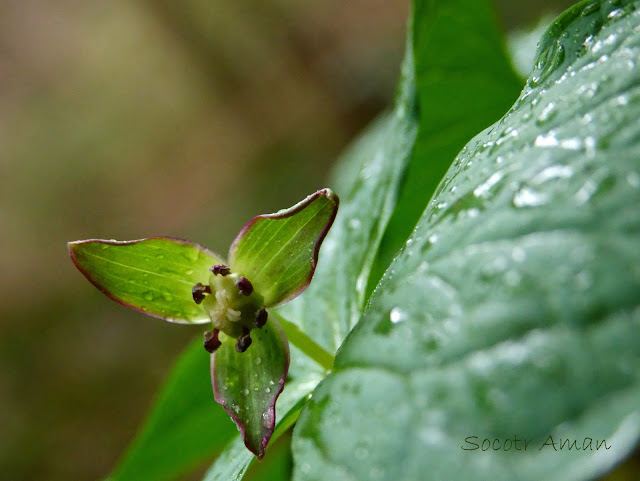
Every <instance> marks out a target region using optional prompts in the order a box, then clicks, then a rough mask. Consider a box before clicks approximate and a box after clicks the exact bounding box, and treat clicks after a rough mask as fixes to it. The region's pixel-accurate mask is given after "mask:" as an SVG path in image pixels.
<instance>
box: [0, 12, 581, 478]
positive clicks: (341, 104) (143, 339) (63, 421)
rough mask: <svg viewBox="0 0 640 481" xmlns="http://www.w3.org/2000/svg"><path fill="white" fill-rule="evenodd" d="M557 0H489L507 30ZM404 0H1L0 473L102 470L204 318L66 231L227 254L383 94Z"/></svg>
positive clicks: (312, 173) (393, 72)
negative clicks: (112, 281)
mask: <svg viewBox="0 0 640 481" xmlns="http://www.w3.org/2000/svg"><path fill="white" fill-rule="evenodd" d="M570 3H572V2H569V1H555V2H549V1H547V2H545V1H531V2H509V1H508V0H501V1H499V2H498V6H499V12H500V15H501V16H502V18H503V21H504V23H505V25H507V27H508V28H513V27H516V26H519V25H523V24H526V23H530V22H533V21H535V20H536V19H537V18H538V17H539V16H540V15H541V14H542V13H545V12H549V11H560V10H562V9H563V8H565V7H566V6H568V5H569V4H570ZM408 8H409V0H386V1H385V0H366V1H365V0H357V1H352V2H341V1H338V0H330V1H322V2H321V1H319V0H309V1H306V2H296V1H293V0H272V1H270V2H259V1H256V0H245V1H242V2H223V1H219V0H215V1H211V0H210V1H204V0H188V1H185V2H170V1H168V0H146V1H143V2H133V1H130V0H114V1H111V2H80V1H77V0H59V1H57V2H45V1H44V0H26V1H20V0H2V1H1V2H0V234H1V235H0V423H1V425H0V473H1V474H0V477H1V478H2V479H11V480H16V481H19V480H32V479H46V480H50V481H57V480H70V479H73V480H80V479H99V478H101V477H103V476H104V475H106V474H107V473H108V472H109V470H110V469H111V468H112V467H113V465H114V464H115V462H116V460H117V458H118V456H119V455H120V454H121V452H122V451H123V449H124V447H125V446H126V445H127V443H128V442H129V440H130V439H131V437H132V436H133V435H134V433H135V431H136V429H137V427H138V425H139V424H140V421H141V420H142V418H143V416H144V413H145V412H146V410H147V408H148V406H149V405H150V404H151V403H152V400H153V396H154V393H155V392H156V391H157V389H158V387H159V386H160V385H161V383H162V380H163V378H164V376H165V375H166V373H167V372H168V370H169V367H170V366H171V364H172V362H173V360H174V359H175V358H176V357H177V355H178V354H179V352H180V351H181V349H182V348H183V347H184V346H185V345H186V343H187V342H188V340H189V339H191V338H192V337H194V336H196V335H200V332H201V330H202V329H201V328H197V327H195V328H189V327H185V326H177V325H171V324H168V323H162V322H158V321H157V320H155V319H151V318H146V317H144V316H141V315H140V314H137V313H135V312H132V311H129V310H127V309H125V308H123V307H121V306H119V305H116V304H115V303H112V302H109V301H108V300H107V299H106V298H104V297H103V296H102V295H101V294H100V293H99V292H98V291H97V290H96V289H94V288H92V287H91V286H90V285H89V284H88V283H87V282H86V280H85V279H84V278H83V277H82V276H81V275H80V274H79V273H78V272H77V271H75V269H74V268H73V266H72V264H71V263H70V262H69V261H68V259H67V254H66V247H65V243H66V242H67V241H69V240H76V239H83V238H91V237H99V238H117V239H135V238H141V237H146V236H150V235H174V236H178V237H185V238H189V239H192V240H194V241H197V242H200V243H202V244H204V245H207V246H209V247H211V248H212V249H213V250H216V251H218V252H219V253H221V254H223V255H224V254H225V253H226V250H227V247H228V245H229V243H230V242H231V240H232V238H233V237H234V235H235V233H236V232H237V231H238V230H239V229H240V227H242V225H243V224H244V223H245V222H246V221H248V220H249V219H250V218H251V217H253V216H254V215H256V214H259V213H264V212H271V211H274V210H277V209H279V208H282V207H286V206H289V205H291V204H293V203H295V202H296V201H298V200H299V199H301V198H303V197H304V196H305V195H307V194H309V193H310V192H312V191H314V190H316V189H317V188H320V187H324V186H325V178H326V174H327V172H328V169H329V168H330V166H331V164H332V162H333V161H334V159H335V158H336V156H337V154H338V153H339V152H340V151H341V150H342V148H343V147H344V146H345V145H346V143H347V142H348V141H349V140H350V139H351V138H352V137H353V136H354V135H355V134H356V133H357V132H359V131H360V130H361V129H362V128H363V127H364V126H365V125H366V124H367V123H368V122H369V121H370V120H371V119H372V118H373V117H374V116H375V115H376V114H377V113H379V112H380V111H381V110H382V109H384V108H385V107H386V106H388V105H389V104H390V102H391V99H392V96H393V93H394V91H395V82H396V78H397V75H398V66H399V63H400V60H401V57H402V54H403V47H404V35H405V22H406V18H407V14H408ZM212 402H213V400H212ZM194 479H197V476H196V478H194Z"/></svg>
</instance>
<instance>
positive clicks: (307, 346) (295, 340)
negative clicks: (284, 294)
mask: <svg viewBox="0 0 640 481" xmlns="http://www.w3.org/2000/svg"><path fill="white" fill-rule="evenodd" d="M269 315H271V316H274V317H275V318H276V319H277V320H278V322H279V323H280V325H281V326H282V329H284V332H285V334H286V335H287V339H288V340H289V342H291V344H293V345H294V346H296V347H297V348H298V349H300V350H301V351H302V352H304V353H305V354H306V355H307V356H309V357H310V358H311V359H313V360H314V361H315V362H317V363H318V364H319V365H320V366H322V367H323V368H324V369H325V370H327V371H331V369H332V368H333V361H334V359H335V357H334V356H333V355H331V354H330V353H329V352H327V351H326V350H325V349H324V348H323V347H322V346H320V345H319V344H318V343H316V342H315V341H314V340H313V339H311V338H310V337H309V336H307V335H306V334H305V333H304V332H303V331H302V330H301V329H300V328H299V327H298V326H296V325H295V324H294V323H292V322H289V321H287V320H286V319H285V318H284V317H282V316H281V315H280V314H278V313H277V312H274V311H273V310H270V311H269Z"/></svg>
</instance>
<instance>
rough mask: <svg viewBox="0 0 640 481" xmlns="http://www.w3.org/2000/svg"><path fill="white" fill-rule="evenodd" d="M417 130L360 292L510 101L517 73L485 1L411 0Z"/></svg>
mask: <svg viewBox="0 0 640 481" xmlns="http://www.w3.org/2000/svg"><path fill="white" fill-rule="evenodd" d="M413 15H414V20H413V22H414V29H413V36H412V42H413V53H414V59H415V78H416V97H417V106H418V115H419V122H420V124H419V125H420V126H419V130H418V136H417V139H416V141H415V146H414V148H413V152H412V155H411V161H410V163H409V165H408V168H407V170H406V172H405V174H404V182H403V184H402V186H401V190H400V196H399V198H398V200H397V206H396V209H395V210H394V212H393V216H392V217H391V219H390V221H389V226H388V227H387V229H386V231H385V233H384V237H383V239H382V241H381V245H380V251H379V253H378V256H377V258H376V261H375V264H374V267H373V269H372V274H371V277H370V279H369V287H368V291H367V292H368V293H369V292H371V290H373V288H374V287H375V285H376V284H377V282H378V281H379V280H380V277H381V276H382V274H383V272H384V271H385V270H386V268H387V267H388V266H389V264H390V263H391V260H392V259H393V257H394V256H395V255H396V253H397V251H398V250H399V249H400V247H401V246H402V244H404V242H405V240H406V239H407V237H409V234H410V233H411V231H412V230H413V228H414V226H415V225H416V223H417V222H418V219H419V218H420V214H422V211H423V210H424V208H425V206H426V203H427V201H428V197H430V196H431V194H432V193H433V192H434V191H435V189H436V187H437V185H438V183H439V182H440V179H442V176H443V175H444V174H445V172H446V171H447V169H448V168H449V166H450V165H451V161H452V160H453V158H454V157H455V155H456V154H457V153H458V152H459V151H460V149H462V147H463V146H464V145H465V144H466V143H467V142H468V141H469V139H471V137H473V136H474V135H476V134H477V133H478V132H480V131H481V130H482V129H484V128H485V127H487V126H489V125H491V124H492V123H493V122H495V121H496V120H497V119H499V118H500V116H501V115H502V114H504V112H505V111H506V110H507V109H508V108H509V107H510V106H511V104H512V103H513V101H514V100H515V99H516V98H517V97H518V93H520V90H522V87H523V83H524V82H523V81H522V80H520V77H519V76H518V75H517V74H516V73H515V72H514V70H513V68H512V67H511V63H510V61H509V59H508V56H507V54H506V50H505V46H504V40H503V36H502V34H501V32H500V29H499V28H498V24H497V22H496V14H495V11H494V8H493V4H492V2H488V1H486V0H481V1H478V0H448V1H441V0H425V1H416V2H414V13H413Z"/></svg>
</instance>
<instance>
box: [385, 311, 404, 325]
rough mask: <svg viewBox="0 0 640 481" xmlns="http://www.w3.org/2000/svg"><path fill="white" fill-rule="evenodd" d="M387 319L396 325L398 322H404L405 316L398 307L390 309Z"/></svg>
mask: <svg viewBox="0 0 640 481" xmlns="http://www.w3.org/2000/svg"><path fill="white" fill-rule="evenodd" d="M389 319H390V320H391V322H392V323H394V324H398V323H400V322H404V321H406V320H407V315H406V313H405V312H404V311H403V310H402V309H400V308H399V307H394V308H393V309H391V313H390V314H389Z"/></svg>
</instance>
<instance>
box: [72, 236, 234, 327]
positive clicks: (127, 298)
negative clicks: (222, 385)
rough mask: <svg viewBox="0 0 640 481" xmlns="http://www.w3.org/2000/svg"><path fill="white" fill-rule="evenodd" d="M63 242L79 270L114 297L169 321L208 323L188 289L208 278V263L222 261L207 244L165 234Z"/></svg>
mask: <svg viewBox="0 0 640 481" xmlns="http://www.w3.org/2000/svg"><path fill="white" fill-rule="evenodd" d="M68 246H69V255H70V256H71V260H73V262H74V264H75V265H76V267H77V268H78V269H79V270H80V272H82V274H84V276H85V277H86V278H87V279H88V280H89V282H91V283H92V284H93V285H94V286H96V287H97V288H98V289H100V291H102V292H103V293H104V294H105V295H107V296H109V297H110V298H111V299H113V300H114V301H116V302H118V303H120V304H123V305H125V306H127V307H130V308H132V309H135V310H137V311H140V312H142V313H144V314H147V315H149V316H153V317H159V318H160V319H165V320H167V321H171V322H177V323H193V324H202V323H207V322H210V319H209V316H208V315H207V313H206V312H205V311H204V309H202V307H201V306H198V305H196V303H195V302H193V297H192V291H191V290H192V288H193V286H194V284H196V283H198V282H207V280H208V279H209V271H208V269H209V268H210V267H211V266H212V265H214V264H220V263H221V262H222V261H221V258H220V256H218V255H217V254H214V253H213V252H211V251H210V250H209V249H206V248H205V247H202V246H200V245H198V244H195V243H193V242H189V241H185V240H181V239H173V238H170V237H150V238H148V239H140V240H134V241H115V240H101V239H90V240H83V241H77V242H69V244H68Z"/></svg>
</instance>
